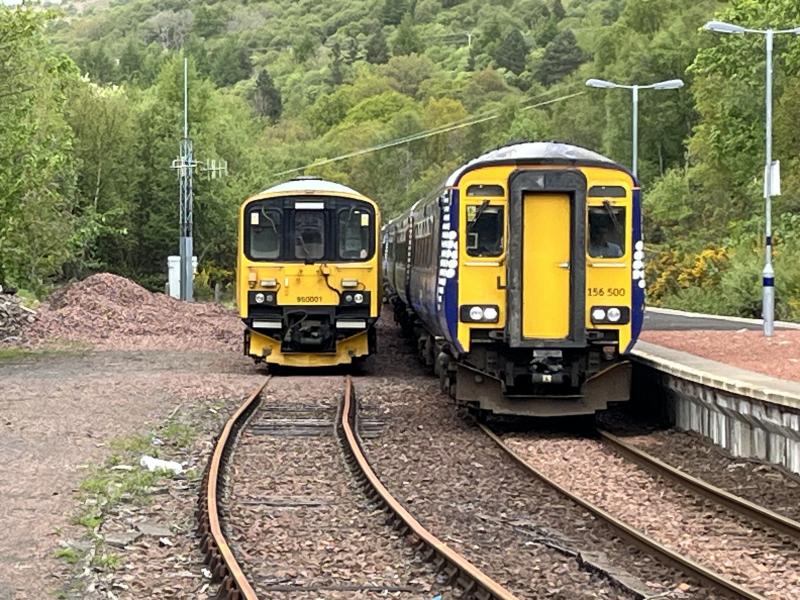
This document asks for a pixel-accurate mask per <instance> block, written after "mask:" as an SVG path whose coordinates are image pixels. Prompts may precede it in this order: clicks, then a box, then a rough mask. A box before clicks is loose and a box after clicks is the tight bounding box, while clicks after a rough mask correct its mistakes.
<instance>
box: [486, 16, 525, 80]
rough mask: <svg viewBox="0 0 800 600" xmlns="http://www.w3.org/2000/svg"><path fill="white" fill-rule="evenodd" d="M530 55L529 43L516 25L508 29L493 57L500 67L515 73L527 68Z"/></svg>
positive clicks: (517, 73)
mask: <svg viewBox="0 0 800 600" xmlns="http://www.w3.org/2000/svg"><path fill="white" fill-rule="evenodd" d="M527 57H528V44H527V43H526V42H525V38H523V37H522V33H521V32H520V30H519V29H517V28H516V27H512V28H511V29H509V30H508V31H506V33H505V35H504V36H503V38H502V40H501V42H500V43H499V44H498V45H497V46H496V47H495V50H494V52H493V53H492V58H493V59H494V62H495V63H496V64H497V66H498V67H503V68H504V69H508V70H509V71H511V72H512V73H514V74H515V75H519V74H520V73H522V72H523V71H524V70H525V62H526V59H527Z"/></svg>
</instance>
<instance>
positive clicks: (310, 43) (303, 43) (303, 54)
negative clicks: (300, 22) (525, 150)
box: [292, 32, 317, 64]
mask: <svg viewBox="0 0 800 600" xmlns="http://www.w3.org/2000/svg"><path fill="white" fill-rule="evenodd" d="M316 49H317V43H316V41H315V40H314V38H313V37H312V36H311V35H310V34H309V33H307V32H306V33H304V34H303V35H302V36H301V37H300V39H299V40H297V41H296V42H295V43H294V44H293V45H292V50H293V51H294V59H295V60H296V61H297V62H298V63H300V64H303V63H304V62H306V61H307V60H308V59H309V58H311V57H312V56H313V55H314V52H315V51H316Z"/></svg>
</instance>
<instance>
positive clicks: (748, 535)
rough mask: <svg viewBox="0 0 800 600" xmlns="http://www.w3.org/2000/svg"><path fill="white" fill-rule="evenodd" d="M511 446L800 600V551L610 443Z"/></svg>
mask: <svg viewBox="0 0 800 600" xmlns="http://www.w3.org/2000/svg"><path fill="white" fill-rule="evenodd" d="M505 441H506V442H507V443H508V444H509V445H511V447H512V448H514V449H516V450H517V451H519V452H520V454H522V455H523V456H525V457H526V458H527V459H528V460H529V461H530V462H531V463H532V464H533V465H534V466H536V467H537V468H538V469H540V470H541V471H542V472H544V473H545V474H546V475H548V476H549V477H552V478H553V479H554V480H555V481H556V482H558V483H559V484H561V485H563V486H565V487H566V488H567V489H569V490H570V491H572V492H574V493H576V494H578V495H579V496H582V497H583V498H585V499H587V500H589V501H590V502H593V503H595V504H597V505H598V506H600V507H601V508H604V509H605V510H607V511H608V512H610V513H611V514H613V515H614V516H616V517H617V518H620V519H622V520H623V521H625V522H626V523H628V524H630V525H631V526H633V527H635V528H636V529H638V530H640V531H643V532H645V533H646V534H648V535H649V536H651V537H653V538H655V539H656V540H658V541H659V542H661V543H662V544H666V545H667V546H668V547H670V548H672V549H673V550H676V551H678V552H679V553H681V554H684V555H686V556H689V557H690V558H693V559H694V560H695V561H697V562H699V563H700V564H703V565H706V566H709V567H711V568H713V569H714V570H716V571H718V572H719V573H722V574H724V575H726V576H728V577H729V578H730V579H732V580H733V581H736V582H737V583H740V584H742V585H744V586H745V587H747V588H749V589H752V590H754V591H756V592H759V593H761V594H763V595H764V596H765V597H767V598H776V599H777V598H781V599H784V600H790V599H796V598H800V544H798V543H797V542H795V541H793V540H792V539H790V538H788V537H786V536H783V535H781V534H779V533H776V532H774V531H770V530H766V529H765V528H764V527H763V526H761V525H759V524H757V523H753V522H750V521H749V520H747V519H744V518H741V517H739V516H738V515H736V514H735V513H732V512H730V511H728V510H727V509H724V508H722V507H719V506H717V505H714V504H713V503H711V502H710V501H708V500H706V499H704V498H702V497H700V496H696V495H694V494H692V493H690V492H688V491H686V490H685V489H683V488H681V487H680V486H678V485H675V484H674V483H672V482H671V481H664V480H661V479H660V478H658V477H654V476H652V475H650V473H648V472H647V471H646V470H644V469H642V468H641V467H639V466H637V465H636V464H634V463H632V462H628V461H627V460H626V459H624V458H622V457H620V456H619V455H617V454H616V453H615V452H613V451H612V450H610V449H609V448H607V447H606V446H605V445H604V444H603V443H602V442H599V441H597V440H591V439H585V438H583V439H582V438H569V437H564V436H559V435H542V434H535V435H531V434H521V435H520V434H515V435H509V436H506V438H505Z"/></svg>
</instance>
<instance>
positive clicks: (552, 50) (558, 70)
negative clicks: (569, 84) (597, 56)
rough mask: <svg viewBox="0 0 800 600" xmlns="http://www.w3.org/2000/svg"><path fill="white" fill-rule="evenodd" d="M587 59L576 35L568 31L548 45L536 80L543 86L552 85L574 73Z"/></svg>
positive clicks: (560, 34)
mask: <svg viewBox="0 0 800 600" xmlns="http://www.w3.org/2000/svg"><path fill="white" fill-rule="evenodd" d="M586 58H587V57H586V55H585V54H584V52H583V50H581V49H580V47H579V46H578V40H576V39H575V34H574V33H572V31H571V30H569V29H566V30H564V31H562V32H561V33H559V34H558V35H557V36H556V37H555V38H554V39H553V41H552V42H550V43H549V44H547V47H546V48H545V49H544V55H543V56H542V60H541V62H540V63H539V68H538V69H537V71H536V79H538V80H539V82H540V83H541V84H542V85H552V84H554V83H556V82H557V81H560V80H562V79H563V78H564V77H566V76H567V75H569V74H570V73H572V72H573V71H574V70H575V69H577V68H578V67H579V66H580V65H581V63H583V62H584V61H585V60H586Z"/></svg>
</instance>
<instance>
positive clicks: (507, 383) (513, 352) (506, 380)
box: [393, 298, 632, 417]
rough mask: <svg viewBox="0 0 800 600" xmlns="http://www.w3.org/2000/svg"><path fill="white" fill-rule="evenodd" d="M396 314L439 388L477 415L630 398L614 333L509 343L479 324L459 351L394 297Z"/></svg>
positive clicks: (584, 408)
mask: <svg viewBox="0 0 800 600" xmlns="http://www.w3.org/2000/svg"><path fill="white" fill-rule="evenodd" d="M393 304H394V308H395V320H396V321H397V322H398V323H399V324H400V326H401V328H402V330H403V332H404V333H405V335H406V336H408V337H410V338H412V339H413V340H415V341H416V347H417V351H418V354H419V357H420V359H421V361H422V362H423V364H425V365H426V366H427V367H428V368H429V369H431V370H432V371H433V372H434V374H436V375H437V376H438V377H439V381H440V383H441V387H442V390H443V391H444V392H446V393H448V394H449V395H450V396H451V397H453V398H454V399H455V401H456V403H457V404H459V405H462V406H465V407H467V408H469V409H470V410H473V411H475V412H477V413H493V414H498V415H519V416H530V417H554V416H573V415H592V414H594V413H596V412H597V411H600V410H604V409H606V408H607V407H608V405H609V404H610V403H616V402H625V401H627V400H629V399H630V389H631V374H632V367H631V364H630V362H629V361H627V360H625V359H624V358H622V357H620V356H619V352H618V345H617V342H616V332H613V331H589V332H587V333H588V334H589V335H588V336H587V338H588V339H589V342H588V344H587V346H585V347H582V348H570V349H566V348H558V347H551V348H546V347H541V348H511V347H509V346H508V345H507V344H506V343H505V342H504V341H503V340H502V336H503V332H502V331H501V330H497V331H496V332H491V331H489V330H481V333H480V337H477V338H476V337H474V338H473V339H472V344H471V349H470V352H468V353H466V354H459V353H457V352H455V351H454V349H453V348H452V347H451V346H450V344H448V343H447V342H446V341H445V340H444V339H441V338H437V337H435V336H432V335H431V334H430V333H429V332H428V331H427V330H426V329H425V328H424V327H423V325H422V323H421V322H420V321H419V319H418V318H417V317H416V315H415V314H414V313H413V311H410V310H409V309H408V308H407V307H406V306H405V305H404V304H403V303H402V302H401V301H400V300H399V299H398V298H395V299H394V300H393Z"/></svg>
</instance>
